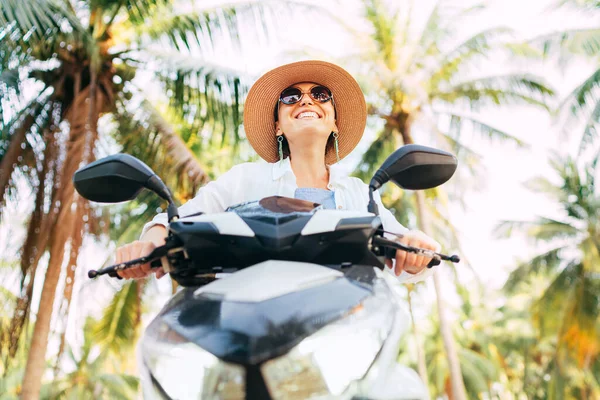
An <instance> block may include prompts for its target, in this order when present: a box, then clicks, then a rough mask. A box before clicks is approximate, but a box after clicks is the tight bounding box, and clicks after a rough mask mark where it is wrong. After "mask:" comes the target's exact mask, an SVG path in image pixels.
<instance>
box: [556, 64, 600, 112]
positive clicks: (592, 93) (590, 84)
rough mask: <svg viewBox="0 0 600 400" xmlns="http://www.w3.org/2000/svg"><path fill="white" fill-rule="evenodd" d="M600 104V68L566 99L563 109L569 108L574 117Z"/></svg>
mask: <svg viewBox="0 0 600 400" xmlns="http://www.w3.org/2000/svg"><path fill="white" fill-rule="evenodd" d="M598 103H600V68H599V69H598V70H596V71H594V72H593V73H592V74H591V75H590V76H588V77H587V78H586V79H585V80H584V81H583V82H582V83H581V84H579V85H578V86H577V87H576V88H575V89H573V91H571V93H569V95H567V96H566V97H565V100H564V101H563V104H562V107H567V108H568V109H569V110H570V111H571V113H572V114H573V115H574V116H578V115H579V114H580V113H582V112H585V110H587V109H589V108H591V107H597V105H598Z"/></svg>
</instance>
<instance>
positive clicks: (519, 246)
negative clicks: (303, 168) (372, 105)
mask: <svg viewBox="0 0 600 400" xmlns="http://www.w3.org/2000/svg"><path fill="white" fill-rule="evenodd" d="M304 3H310V1H304ZM319 3H320V4H323V5H325V6H326V7H329V8H330V9H332V10H334V11H335V13H336V14H337V15H341V14H343V15H348V16H347V17H346V18H345V20H346V21H347V22H348V23H349V24H355V25H356V26H359V23H358V22H357V21H358V20H357V19H355V17H353V16H352V13H353V11H355V10H356V8H355V7H354V5H353V4H355V2H353V1H352V0H349V1H344V2H343V4H344V6H343V8H341V7H340V5H339V4H340V3H338V2H335V1H332V0H330V1H325V0H321V1H319ZM431 3H432V2H431V1H430V0H425V1H417V2H416V4H417V5H416V6H415V8H414V9H413V11H414V18H415V19H418V18H423V16H424V15H426V13H427V11H428V9H429V7H430V6H431ZM452 4H455V5H459V6H467V5H470V4H473V2H464V1H454V2H453V3H452ZM488 4H489V7H488V9H487V10H486V11H485V12H484V13H482V15H481V16H480V17H478V18H476V19H473V20H471V21H470V23H469V24H466V25H465V27H464V34H465V35H466V34H468V33H469V32H471V33H472V32H475V31H479V30H482V29H485V28H489V27H491V26H497V25H506V26H509V27H512V28H514V29H515V30H516V31H517V32H518V35H519V37H523V38H528V37H533V36H535V35H538V34H541V33H547V32H551V31H554V30H557V29H561V28H565V29H566V28H570V27H576V26H582V25H583V26H594V25H593V24H595V26H598V25H599V24H600V21H598V20H597V19H596V20H595V21H594V20H590V21H586V20H585V16H582V15H577V14H572V13H567V12H558V13H556V12H555V13H551V12H548V11H544V10H547V9H548V7H549V6H550V5H551V4H553V2H549V1H545V0H544V1H542V0H539V1H536V0H527V1H524V0H493V1H490V2H488ZM307 15H308V21H307V18H306V16H300V17H298V18H297V19H295V21H293V22H291V23H288V22H286V23H285V24H284V27H285V28H286V29H282V24H281V21H272V22H273V23H272V24H269V28H268V29H275V30H276V33H277V35H278V39H277V40H274V41H266V40H264V39H261V40H259V44H258V45H251V46H249V47H248V49H247V50H246V51H245V52H244V53H243V54H238V55H232V54H230V53H229V52H226V51H223V52H220V50H219V49H215V55H216V56H217V58H218V59H220V60H221V62H222V63H224V64H227V63H235V64H236V67H241V68H243V69H245V70H246V71H247V73H248V74H249V76H256V75H259V74H260V73H261V72H264V71H266V70H267V69H270V68H271V67H274V66H277V65H279V64H281V63H284V62H285V61H291V60H294V59H298V58H306V55H300V54H301V53H302V51H303V48H304V46H305V44H306V43H310V44H311V45H312V47H315V48H316V49H315V50H318V51H320V52H321V53H322V54H324V55H326V56H327V58H330V59H333V58H335V57H336V56H342V55H343V54H344V52H345V51H346V49H349V48H351V46H352V42H351V41H349V40H348V39H347V38H345V37H344V36H343V32H342V31H341V30H340V29H336V28H334V27H333V25H324V24H323V23H322V21H323V19H322V18H321V17H320V16H319V15H316V16H315V15H314V14H310V13H308V12H307ZM312 18H314V23H313V20H312ZM588 23H589V25H587V24H588ZM255 39H257V38H253V39H252V40H255ZM258 39H260V38H258ZM244 40H245V39H244ZM237 63H239V64H237ZM522 67H523V68H528V67H529V68H530V69H532V72H534V73H536V74H539V75H542V76H544V77H545V78H546V79H548V81H550V82H551V83H552V84H553V85H555V87H556V89H557V90H558V92H559V93H560V94H561V95H564V94H566V93H568V91H569V90H571V89H572V88H573V87H575V86H576V84H577V83H578V82H580V81H581V80H582V79H583V77H585V76H588V75H589V73H591V71H592V70H593V69H594V68H597V66H594V65H593V64H591V63H589V62H586V61H583V60H573V62H572V64H571V65H570V66H569V67H568V68H567V69H565V70H563V71H561V70H560V69H559V68H557V67H556V66H554V65H550V64H546V65H542V66H539V65H535V66H533V67H532V66H528V65H523V66H522ZM491 68H492V67H491ZM144 79H147V78H145V77H144V74H141V75H140V77H139V81H138V83H139V84H140V85H142V86H143V85H144V84H145V82H144ZM483 115H484V116H485V119H486V120H487V121H489V122H490V123H491V124H492V125H495V126H498V127H499V128H503V129H504V130H507V131H509V132H511V133H512V134H513V135H515V136H517V137H519V138H521V139H523V140H524V141H525V142H527V143H528V144H529V145H530V148H529V149H527V150H519V149H515V148H514V147H512V146H509V145H506V146H498V145H497V144H491V145H490V144H489V143H487V142H485V141H481V140H478V139H476V138H473V146H474V147H476V148H477V149H478V150H479V151H480V153H481V154H482V156H483V158H482V160H483V161H482V168H485V176H486V181H485V183H486V184H485V185H484V186H483V187H480V188H479V190H477V191H472V192H468V193H465V194H464V200H465V202H466V204H467V208H466V209H462V208H461V207H459V206H458V205H457V204H455V205H452V209H451V212H452V219H453V221H454V222H455V224H456V226H457V227H458V229H459V231H460V235H461V243H462V246H463V247H462V250H463V251H464V254H461V255H463V256H464V257H467V258H468V259H469V261H470V263H471V265H472V267H473V269H474V270H475V271H477V274H478V276H479V279H480V280H481V282H482V283H483V284H484V285H485V287H491V288H495V289H498V288H500V287H501V285H502V283H503V282H504V280H505V279H506V276H507V274H508V271H509V270H510V269H511V268H512V267H513V266H514V265H515V259H516V258H518V257H525V256H527V255H531V254H532V253H533V252H534V251H535V248H534V247H532V246H531V245H530V244H528V243H527V242H525V241H523V240H522V238H514V239H513V240H498V239H495V238H494V237H493V235H492V229H493V227H494V225H495V224H496V223H497V222H498V221H500V220H503V219H531V218H533V217H534V216H535V215H539V214H544V215H547V216H552V215H556V213H557V210H555V209H554V208H553V206H552V204H551V203H549V202H547V201H544V200H543V199H542V198H540V196H539V195H537V194H535V193H532V192H530V191H528V190H526V189H525V188H524V187H523V183H524V182H525V181H527V180H528V179H530V178H532V177H534V176H536V175H544V176H548V177H551V173H550V170H549V166H548V163H547V158H548V155H549V154H550V152H551V151H559V152H563V153H565V152H573V149H574V147H573V146H574V143H575V141H576V140H574V139H573V136H574V135H573V134H571V135H567V134H566V133H568V132H563V128H562V126H561V124H560V121H559V120H558V119H557V118H555V117H551V116H548V115H547V114H545V113H543V112H540V111H538V110H535V109H533V108H531V107H512V108H507V109H502V110H497V109H496V110H484V111H483ZM369 134H371V136H372V132H367V133H366V134H365V136H366V137H367V139H368V137H369ZM569 136H571V139H568V137H569ZM367 144H368V143H367V142H366V141H365V142H364V143H362V144H361V146H362V147H363V148H364V147H365V146H366V145H367ZM357 157H358V156H353V157H349V158H348V159H347V160H344V161H343V162H342V165H343V166H344V168H346V169H347V171H348V172H351V171H352V169H353V168H354V166H355V164H356V162H357ZM459 168H460V166H459ZM12 207H13V211H14V213H11V214H10V215H8V216H7V217H5V220H4V221H3V224H2V225H1V226H0V243H2V245H1V246H0V251H2V250H4V249H5V248H8V247H11V246H8V245H9V244H11V243H12V244H15V243H19V240H22V239H20V238H22V237H23V236H24V231H23V229H21V228H19V225H20V224H19V222H20V221H23V220H24V218H25V217H26V212H27V209H26V207H24V205H13V206H12ZM442 245H443V243H442ZM105 246H106V244H98V243H88V246H86V248H85V250H84V252H83V258H82V259H83V260H86V261H85V262H84V263H85V268H80V270H79V271H78V277H77V286H76V288H75V296H74V299H73V305H74V308H72V311H73V316H72V317H71V321H70V323H69V330H70V334H69V337H70V340H72V341H77V340H78V337H79V338H80V327H81V324H82V323H83V318H84V315H85V314H86V313H87V312H92V313H94V314H96V315H97V314H98V313H99V312H100V311H101V310H102V307H103V305H105V304H106V303H107V302H108V301H109V300H110V297H111V295H112V290H108V289H107V288H116V287H118V283H116V282H113V281H111V280H109V279H105V280H104V281H103V282H96V283H93V284H92V283H91V282H90V281H88V280H87V278H86V277H85V271H86V270H87V269H90V268H98V267H100V266H101V265H102V264H103V263H104V261H105V257H104V255H105V254H106V252H105V249H106V247H105ZM454 250H455V249H454ZM461 267H462V266H461V265H459V266H458V269H459V271H461V270H460V268H461ZM443 273H444V275H447V274H448V271H447V270H443ZM459 274H460V275H461V279H465V281H467V282H469V281H470V280H472V279H473V277H472V274H471V273H470V272H468V270H467V269H466V268H465V271H464V272H459ZM154 284H155V283H153V285H154ZM428 285H429V288H428V289H427V290H425V291H423V292H422V294H421V300H422V302H423V304H429V305H430V304H431V301H432V298H433V297H432V296H431V287H432V283H429V284H428ZM40 286H41V285H37V287H40ZM99 287H103V288H104V289H100V290H99V289H98V288H99ZM92 289H93V296H90V295H89V293H91V290H92ZM156 290H157V293H158V295H156V296H154V297H153V299H152V303H151V304H150V305H149V307H148V309H149V311H150V312H149V314H148V315H147V316H146V318H145V320H146V321H147V320H148V317H149V316H150V315H153V313H155V312H157V311H158V310H159V309H160V307H161V306H162V305H163V304H164V302H165V301H166V299H167V298H168V293H169V291H170V285H169V283H168V280H167V279H162V280H160V281H159V282H158V283H156ZM445 296H448V298H449V299H450V300H451V301H452V298H453V293H452V290H451V286H448V287H447V289H446V292H445ZM38 299H39V292H38V293H36V295H35V298H34V302H33V304H36V302H37V300H38ZM426 312H427V311H426V308H425V307H424V308H423V311H422V315H421V316H424V315H425V313H426Z"/></svg>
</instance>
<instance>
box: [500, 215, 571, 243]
mask: <svg viewBox="0 0 600 400" xmlns="http://www.w3.org/2000/svg"><path fill="white" fill-rule="evenodd" d="M514 230H516V231H517V232H522V233H525V234H526V235H527V236H530V237H532V238H535V239H536V240H541V241H551V240H554V239H573V238H576V237H577V236H578V235H579V230H578V229H577V227H574V226H573V225H571V224H569V223H567V222H562V221H557V220H554V219H551V218H544V217H538V219H537V220H535V221H502V222H500V223H499V224H498V225H496V227H495V228H494V235H495V236H496V237H510V236H511V235H512V234H513V231H514Z"/></svg>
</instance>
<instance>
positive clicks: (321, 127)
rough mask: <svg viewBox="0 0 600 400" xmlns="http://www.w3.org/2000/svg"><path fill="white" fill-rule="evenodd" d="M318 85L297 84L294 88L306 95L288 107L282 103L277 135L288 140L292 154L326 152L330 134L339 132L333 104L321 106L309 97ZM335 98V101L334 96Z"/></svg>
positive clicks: (280, 104) (308, 83)
mask: <svg viewBox="0 0 600 400" xmlns="http://www.w3.org/2000/svg"><path fill="white" fill-rule="evenodd" d="M317 85H318V84H317V83H313V82H301V83H297V84H294V85H292V86H291V87H295V88H298V89H300V91H302V92H303V94H302V98H301V99H300V101H298V102H297V103H295V104H289V105H288V104H284V103H283V102H281V101H280V102H279V113H278V121H277V122H276V123H275V124H276V125H275V127H276V130H277V132H276V134H277V136H280V135H284V136H285V138H286V139H287V141H288V143H289V146H290V152H291V153H294V149H298V148H300V147H304V146H318V147H320V148H321V149H323V152H324V149H325V146H326V144H327V139H328V138H329V136H330V135H331V132H333V131H335V132H337V131H338V129H337V126H336V123H335V109H334V106H333V102H332V101H331V100H329V101H327V102H324V103H321V102H319V101H317V100H314V99H313V98H312V97H311V96H310V95H309V94H308V93H309V92H310V90H311V89H312V88H313V87H315V86H317ZM333 96H334V97H335V93H334V94H333Z"/></svg>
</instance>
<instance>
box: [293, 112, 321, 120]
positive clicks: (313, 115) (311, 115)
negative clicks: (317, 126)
mask: <svg viewBox="0 0 600 400" xmlns="http://www.w3.org/2000/svg"><path fill="white" fill-rule="evenodd" d="M304 118H319V116H318V115H317V113H316V112H312V111H307V112H302V113H300V114H298V116H297V117H296V119H304Z"/></svg>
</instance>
